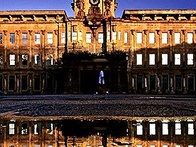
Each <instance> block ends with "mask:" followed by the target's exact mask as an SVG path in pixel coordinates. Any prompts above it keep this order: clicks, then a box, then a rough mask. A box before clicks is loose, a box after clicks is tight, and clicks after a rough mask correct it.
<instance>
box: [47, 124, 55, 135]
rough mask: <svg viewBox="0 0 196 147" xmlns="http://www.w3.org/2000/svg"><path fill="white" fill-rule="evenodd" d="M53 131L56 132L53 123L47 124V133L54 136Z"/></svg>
mask: <svg viewBox="0 0 196 147" xmlns="http://www.w3.org/2000/svg"><path fill="white" fill-rule="evenodd" d="M53 130H54V124H53V123H49V124H47V133H48V134H50V135H52V134H53Z"/></svg>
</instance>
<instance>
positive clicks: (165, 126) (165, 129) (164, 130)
mask: <svg viewBox="0 0 196 147" xmlns="http://www.w3.org/2000/svg"><path fill="white" fill-rule="evenodd" d="M168 134H169V127H168V121H163V122H162V135H168Z"/></svg>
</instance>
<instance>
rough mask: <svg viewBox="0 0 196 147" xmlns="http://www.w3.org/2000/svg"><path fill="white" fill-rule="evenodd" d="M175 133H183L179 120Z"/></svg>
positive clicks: (176, 123)
mask: <svg viewBox="0 0 196 147" xmlns="http://www.w3.org/2000/svg"><path fill="white" fill-rule="evenodd" d="M175 135H181V123H180V122H178V121H176V122H175Z"/></svg>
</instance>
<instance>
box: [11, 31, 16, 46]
mask: <svg viewBox="0 0 196 147" xmlns="http://www.w3.org/2000/svg"><path fill="white" fill-rule="evenodd" d="M10 43H11V44H14V43H15V34H14V33H10Z"/></svg>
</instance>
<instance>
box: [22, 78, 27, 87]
mask: <svg viewBox="0 0 196 147" xmlns="http://www.w3.org/2000/svg"><path fill="white" fill-rule="evenodd" d="M22 90H27V76H22Z"/></svg>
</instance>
